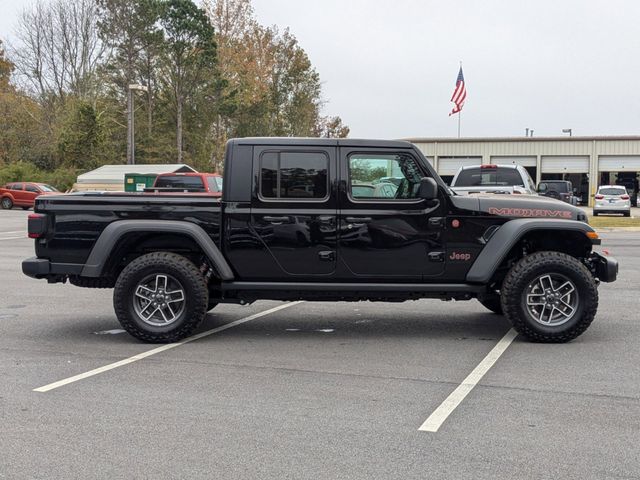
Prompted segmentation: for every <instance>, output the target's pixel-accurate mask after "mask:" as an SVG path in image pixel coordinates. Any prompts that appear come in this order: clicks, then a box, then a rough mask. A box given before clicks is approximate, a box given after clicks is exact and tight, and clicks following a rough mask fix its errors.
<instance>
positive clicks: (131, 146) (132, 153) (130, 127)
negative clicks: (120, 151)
mask: <svg viewBox="0 0 640 480" xmlns="http://www.w3.org/2000/svg"><path fill="white" fill-rule="evenodd" d="M134 90H138V91H141V92H146V91H147V90H148V89H147V87H146V86H144V85H139V84H137V83H131V84H129V88H127V164H128V165H134V164H135V163H136V150H135V128H134V127H135V125H134V117H135V116H134V111H133V91H134Z"/></svg>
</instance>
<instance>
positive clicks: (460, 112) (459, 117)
mask: <svg viewBox="0 0 640 480" xmlns="http://www.w3.org/2000/svg"><path fill="white" fill-rule="evenodd" d="M460 71H462V60H460ZM461 118H462V110H460V111H459V112H458V138H460V121H461Z"/></svg>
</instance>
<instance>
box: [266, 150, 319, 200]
mask: <svg viewBox="0 0 640 480" xmlns="http://www.w3.org/2000/svg"><path fill="white" fill-rule="evenodd" d="M328 192H329V157H328V156H327V155H326V154H325V153H324V152H293V151H282V152H264V153H263V154H262V155H261V157H260V196H261V197H262V198H264V199H265V200H280V199H282V200H284V199H292V198H295V199H301V200H302V199H306V200H314V201H323V200H326V199H327V198H328Z"/></svg>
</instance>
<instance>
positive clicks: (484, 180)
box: [452, 167, 525, 187]
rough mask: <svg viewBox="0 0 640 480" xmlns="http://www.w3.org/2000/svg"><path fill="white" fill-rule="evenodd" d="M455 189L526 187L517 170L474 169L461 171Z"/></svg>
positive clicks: (498, 168) (454, 185)
mask: <svg viewBox="0 0 640 480" xmlns="http://www.w3.org/2000/svg"><path fill="white" fill-rule="evenodd" d="M452 186H453V187H489V186H492V187H502V186H516V187H524V186H525V185H524V183H523V181H522V176H521V175H520V172H518V170H517V169H515V168H500V167H497V168H487V167H474V168H467V169H464V170H461V171H460V173H459V174H458V177H457V178H456V179H455V182H454V184H453V185H452Z"/></svg>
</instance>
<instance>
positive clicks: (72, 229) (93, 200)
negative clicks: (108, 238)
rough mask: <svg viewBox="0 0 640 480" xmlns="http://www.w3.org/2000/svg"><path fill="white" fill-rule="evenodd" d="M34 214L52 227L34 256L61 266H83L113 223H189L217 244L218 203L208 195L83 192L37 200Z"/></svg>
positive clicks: (219, 209)
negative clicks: (205, 233) (63, 264)
mask: <svg viewBox="0 0 640 480" xmlns="http://www.w3.org/2000/svg"><path fill="white" fill-rule="evenodd" d="M34 211H35V212H36V213H46V214H47V217H48V220H47V221H48V222H50V225H51V226H52V227H53V229H52V230H51V232H50V234H49V239H48V241H47V242H36V255H37V256H38V257H41V258H52V257H53V258H55V259H56V261H57V262H62V263H71V264H83V263H84V262H85V261H86V259H87V257H88V256H89V253H90V251H91V249H92V248H93V246H94V245H95V243H96V241H97V239H98V237H99V236H100V234H101V233H102V231H103V230H104V229H105V228H106V227H107V225H109V224H110V223H111V222H114V221H116V220H143V219H149V220H182V221H188V222H192V223H195V224H197V225H199V226H200V227H202V228H203V229H204V230H205V232H207V234H208V235H209V236H210V237H211V238H212V239H213V240H214V242H215V243H216V244H219V240H220V228H221V225H220V213H221V207H220V199H218V198H215V197H211V196H210V195H194V194H192V193H191V194H181V193H173V192H172V193H162V194H153V193H142V192H82V193H72V194H66V195H51V196H47V197H40V198H38V199H37V200H36V205H35V208H34ZM54 233H55V236H54Z"/></svg>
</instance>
